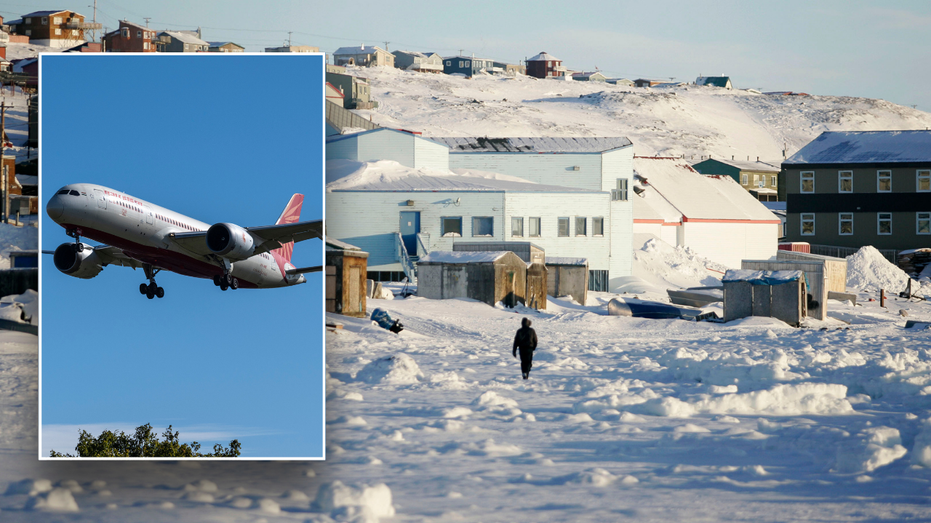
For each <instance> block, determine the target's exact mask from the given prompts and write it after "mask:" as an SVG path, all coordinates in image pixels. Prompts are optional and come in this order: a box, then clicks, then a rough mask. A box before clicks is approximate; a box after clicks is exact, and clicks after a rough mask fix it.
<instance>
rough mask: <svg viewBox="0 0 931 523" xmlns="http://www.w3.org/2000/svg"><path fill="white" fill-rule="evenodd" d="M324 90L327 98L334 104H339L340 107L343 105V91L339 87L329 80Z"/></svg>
mask: <svg viewBox="0 0 931 523" xmlns="http://www.w3.org/2000/svg"><path fill="white" fill-rule="evenodd" d="M325 92H326V94H325V96H326V99H327V100H329V101H331V102H333V103H335V104H339V106H340V107H342V106H343V98H344V96H343V92H342V91H340V90H339V88H337V87H336V86H335V85H333V84H331V83H330V82H327V83H326V90H325Z"/></svg>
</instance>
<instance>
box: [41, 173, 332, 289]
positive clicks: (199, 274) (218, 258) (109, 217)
mask: <svg viewBox="0 0 931 523" xmlns="http://www.w3.org/2000/svg"><path fill="white" fill-rule="evenodd" d="M303 202H304V196H303V195H301V194H295V195H294V196H292V197H291V200H290V201H288V205H287V206H286V207H285V209H284V211H283V212H282V213H281V216H280V217H279V218H278V221H277V222H275V225H266V226H260V227H240V226H238V225H236V224H233V223H216V224H213V225H209V224H206V223H204V222H201V221H198V220H195V219H193V218H189V217H187V216H185V215H183V214H180V213H177V212H174V211H171V210H169V209H166V208H164V207H160V206H158V205H155V204H152V203H149V202H146V201H144V200H140V199H139V198H136V197H134V196H131V195H129V194H126V193H123V192H120V191H117V190H114V189H111V188H109V187H104V186H102V185H94V184H89V183H75V184H70V185H66V186H64V187H62V188H61V189H59V190H58V191H57V192H56V193H55V194H54V195H53V196H52V197H51V199H50V200H49V202H48V204H47V205H46V208H45V209H46V212H47V213H48V215H49V217H50V218H51V219H52V220H54V221H55V223H57V224H59V225H61V226H62V227H64V228H65V234H67V235H68V236H70V237H72V238H74V240H75V241H74V242H73V243H63V244H61V245H59V246H58V248H56V249H55V251H53V252H48V253H50V254H53V255H54V256H53V257H54V262H55V267H56V268H57V269H58V270H59V271H61V272H63V273H65V274H67V275H69V276H73V277H75V278H83V279H90V278H93V277H95V276H97V275H98V274H99V273H100V271H102V270H103V268H104V267H106V266H107V265H119V266H123V267H132V268H133V269H134V270H135V269H137V268H142V270H143V271H145V277H146V279H147V280H148V281H149V283H148V284H146V283H141V284H139V292H140V293H141V294H144V295H145V296H146V297H147V298H148V299H150V300H151V299H152V298H155V297H158V298H162V297H164V296H165V290H164V289H163V288H162V287H159V286H158V284H156V283H155V275H156V274H158V273H159V272H160V271H162V270H167V271H171V272H175V273H178V274H182V275H185V276H193V277H195V278H207V279H212V280H213V283H214V285H216V286H218V287H220V290H223V291H225V290H227V289H238V288H258V289H264V288H272V287H288V286H292V285H298V284H301V283H304V282H305V281H306V279H305V278H304V274H305V273H310V272H319V271H320V270H321V269H322V268H321V267H319V266H317V267H305V268H296V267H294V266H293V265H291V254H292V252H293V251H294V243H295V242H300V241H303V240H307V239H310V238H322V237H323V220H317V221H306V222H299V221H298V220H299V219H300V214H301V204H302V203H303ZM81 237H85V238H90V239H92V240H96V241H98V242H103V243H105V244H106V245H99V246H96V247H95V246H90V245H85V244H84V243H83V242H82V241H81Z"/></svg>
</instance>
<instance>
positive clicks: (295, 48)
mask: <svg viewBox="0 0 931 523" xmlns="http://www.w3.org/2000/svg"><path fill="white" fill-rule="evenodd" d="M265 52H266V53H319V52H320V48H319V47H313V46H310V45H283V46H281V47H266V48H265Z"/></svg>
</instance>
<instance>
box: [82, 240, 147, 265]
mask: <svg viewBox="0 0 931 523" xmlns="http://www.w3.org/2000/svg"><path fill="white" fill-rule="evenodd" d="M93 249H94V252H96V253H97V256H99V257H100V261H102V262H103V264H104V265H119V266H121V267H132V268H133V269H141V268H142V262H141V261H139V260H137V259H135V258H132V257H130V256H128V255H127V254H126V253H124V252H123V251H122V250H120V249H117V248H116V247H112V246H110V245H98V246H97V247H94V248H93Z"/></svg>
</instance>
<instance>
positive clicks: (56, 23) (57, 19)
mask: <svg viewBox="0 0 931 523" xmlns="http://www.w3.org/2000/svg"><path fill="white" fill-rule="evenodd" d="M52 20H54V22H52V23H53V24H55V25H58V24H60V23H61V17H60V16H56V17H55V18H53V19H52Z"/></svg>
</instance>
